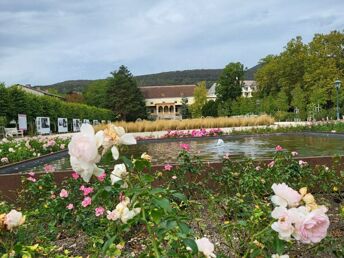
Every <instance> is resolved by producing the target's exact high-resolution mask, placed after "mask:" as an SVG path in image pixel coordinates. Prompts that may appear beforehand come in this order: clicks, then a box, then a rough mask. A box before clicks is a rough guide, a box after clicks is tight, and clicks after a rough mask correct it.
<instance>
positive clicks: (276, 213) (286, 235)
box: [271, 207, 297, 241]
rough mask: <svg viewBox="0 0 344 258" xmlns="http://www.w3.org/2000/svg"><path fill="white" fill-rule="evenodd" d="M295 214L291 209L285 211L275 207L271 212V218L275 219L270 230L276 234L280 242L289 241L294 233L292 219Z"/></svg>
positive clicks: (282, 208)
mask: <svg viewBox="0 0 344 258" xmlns="http://www.w3.org/2000/svg"><path fill="white" fill-rule="evenodd" d="M295 215H297V214H295V212H293V210H292V209H290V210H287V208H285V207H276V208H275V209H274V210H273V211H272V212H271V217H273V218H274V219H277V220H278V221H276V222H274V223H273V224H272V225H271V228H272V229H273V230H275V231H276V232H277V233H278V237H279V238H280V239H282V240H285V241H288V240H291V235H292V234H293V232H294V226H293V223H294V221H293V217H295Z"/></svg>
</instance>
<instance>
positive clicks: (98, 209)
mask: <svg viewBox="0 0 344 258" xmlns="http://www.w3.org/2000/svg"><path fill="white" fill-rule="evenodd" d="M95 212H96V216H97V217H99V216H101V215H103V214H104V212H105V209H104V208H103V207H97V208H96V209H95Z"/></svg>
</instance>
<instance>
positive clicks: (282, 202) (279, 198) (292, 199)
mask: <svg viewBox="0 0 344 258" xmlns="http://www.w3.org/2000/svg"><path fill="white" fill-rule="evenodd" d="M271 188H272V190H273V191H274V193H275V195H274V196H272V198H271V201H272V202H273V203H274V204H275V205H277V206H282V207H287V206H289V207H296V206H297V205H299V202H300V201H301V199H302V196H301V194H299V193H298V192H297V191H295V190H294V189H292V188H290V187H289V186H287V185H286V184H285V183H282V184H273V185H272V187H271Z"/></svg>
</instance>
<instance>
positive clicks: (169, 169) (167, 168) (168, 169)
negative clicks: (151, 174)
mask: <svg viewBox="0 0 344 258" xmlns="http://www.w3.org/2000/svg"><path fill="white" fill-rule="evenodd" d="M172 167H173V166H172V165H170V164H166V165H165V166H164V170H165V171H171V169H172Z"/></svg>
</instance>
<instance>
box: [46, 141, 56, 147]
mask: <svg viewBox="0 0 344 258" xmlns="http://www.w3.org/2000/svg"><path fill="white" fill-rule="evenodd" d="M55 144H56V142H55V141H54V140H49V141H48V143H47V146H48V147H49V146H54V145H55Z"/></svg>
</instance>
